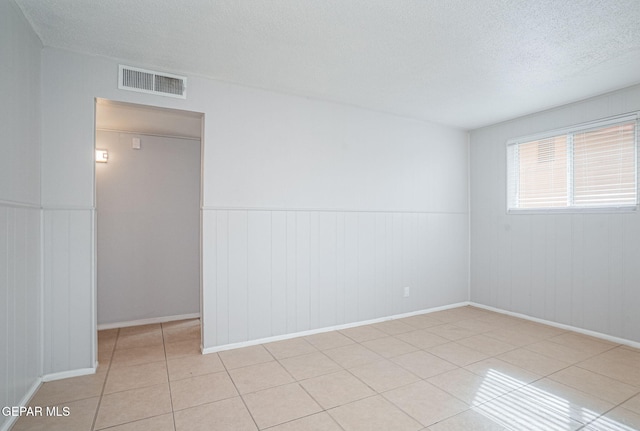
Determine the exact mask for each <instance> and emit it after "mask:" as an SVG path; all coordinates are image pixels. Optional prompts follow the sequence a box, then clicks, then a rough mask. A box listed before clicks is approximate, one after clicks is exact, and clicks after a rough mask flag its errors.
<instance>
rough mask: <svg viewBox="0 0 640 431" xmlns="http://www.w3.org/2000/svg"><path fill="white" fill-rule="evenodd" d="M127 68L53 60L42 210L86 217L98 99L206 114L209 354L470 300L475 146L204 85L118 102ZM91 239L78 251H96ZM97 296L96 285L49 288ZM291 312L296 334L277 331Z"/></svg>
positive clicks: (355, 113) (411, 124) (192, 79)
mask: <svg viewBox="0 0 640 431" xmlns="http://www.w3.org/2000/svg"><path fill="white" fill-rule="evenodd" d="M117 66H118V63H117V61H115V60H112V59H107V58H100V57H95V56H84V55H80V54H75V53H70V52H66V51H61V50H56V49H49V48H46V49H44V50H43V68H44V70H46V73H45V74H44V78H43V86H44V94H43V157H44V159H45V160H47V163H46V164H45V165H43V173H42V175H43V189H42V193H43V196H42V199H43V203H44V205H45V206H46V207H50V208H53V207H55V208H56V209H57V210H58V211H65V212H71V211H79V212H82V213H85V214H87V215H90V214H91V209H92V206H93V199H94V196H93V182H92V178H93V169H94V166H93V165H94V163H93V161H92V159H93V133H94V132H93V109H94V98H95V97H100V98H106V99H110V100H118V101H124V102H133V103H141V104H149V105H156V106H161V107H169V108H175V109H186V110H191V111H196V112H202V113H204V114H205V127H204V136H203V145H204V156H203V157H204V159H203V164H204V172H203V176H204V184H203V196H204V198H203V202H204V208H203V238H202V241H203V270H204V299H203V303H202V307H203V322H204V336H205V340H204V346H205V347H213V346H216V345H220V344H224V343H228V342H234V341H244V340H249V339H254V338H257V337H262V336H267V335H272V334H279V333H283V332H292V331H301V330H304V329H308V328H314V327H319V326H326V325H333V324H338V323H341V322H352V321H355V320H360V319H363V318H368V317H376V316H385V315H389V314H393V313H395V312H400V311H408V310H415V309H420V308H424V307H430V306H437V305H445V304H449V303H453V302H457V301H463V300H466V299H467V294H468V282H467V279H468V210H467V197H468V193H467V178H468V176H467V160H468V158H467V134H466V133H465V132H463V131H460V130H456V129H451V128H447V127H442V126H438V125H434V124H429V123H423V122H418V121H414V120H408V119H403V118H399V117H394V116H390V115H385V114H380V113H375V112H370V111H365V110H361V109H357V108H353V107H347V106H343V105H338V104H332V103H326V102H320V101H314V100H309V99H306V98H300V97H292V96H286V95H280V94H276V93H271V92H268V91H261V90H256V89H250V88H245V87H241V86H236V85H231V84H226V83H221V82H217V81H213V80H208V79H204V78H201V77H197V76H189V99H187V100H180V99H171V98H165V97H159V96H153V95H146V94H140V93H132V92H127V91H121V90H118V89H117V88H116V82H115V79H116V76H117ZM137 66H142V67H145V66H147V67H149V65H137ZM174 72H181V71H174ZM383 227H384V228H383ZM59 228H60V229H63V232H61V235H63V234H64V229H65V227H64V226H60V227H59ZM55 229H58V227H55ZM82 232H83V234H82V235H81V236H77V237H74V238H72V242H73V244H70V246H69V249H70V250H77V249H83V248H86V247H87V246H90V244H91V238H92V233H91V230H90V229H89V228H87V229H84V228H83V230H82ZM331 235H332V236H331ZM340 235H342V236H343V238H344V239H340ZM334 237H335V240H333V238H334ZM51 238H52V241H53V242H56V241H57V240H56V239H55V235H53V236H51ZM61 238H62V236H61ZM53 246H54V247H55V244H53ZM225 250H228V255H225V254H224V252H221V251H225ZM374 250H375V253H374ZM341 253H342V254H341ZM47 256H48V253H47V252H45V259H47ZM283 260H285V261H286V262H283ZM382 262H384V265H379V264H381V263H382ZM434 262H436V263H434ZM425 265H426V266H427V268H431V269H432V271H430V272H427V271H428V269H424V268H423V266H425ZM285 266H286V268H287V271H286V272H283V268H285ZM225 268H228V270H227V272H225ZM405 270H406V271H405ZM380 271H383V272H384V276H383V278H381V277H380V275H381V273H380ZM285 274H286V277H285ZM333 274H335V277H334V275H333ZM327 277H328V278H327ZM354 277H355V278H354ZM409 283H415V284H412V287H413V293H412V297H411V298H410V299H409V300H403V299H402V298H401V297H400V296H401V289H402V287H403V286H404V285H406V284H409ZM92 288H93V280H92V278H91V276H90V275H89V274H87V276H86V278H85V279H83V281H82V282H81V283H73V284H64V283H63V284H62V285H59V286H58V285H52V286H50V287H49V289H50V290H51V291H52V292H54V293H55V294H56V295H60V296H61V297H62V298H65V297H74V295H81V292H86V291H89V290H91V289H92ZM285 294H286V295H288V296H286V298H285V299H283V295H285ZM340 296H342V297H344V302H343V303H342V305H341V303H340V302H339V298H340ZM292 298H296V299H295V300H293V299H292ZM267 299H269V301H272V302H275V305H270V306H269V307H266V309H265V311H262V310H259V311H258V312H254V308H255V307H256V306H257V305H258V304H257V303H256V302H255V301H266V300H267ZM226 300H228V304H229V305H228V307H227V306H226ZM283 301H285V302H286V306H285V308H286V309H287V310H288V313H289V315H295V316H298V317H296V320H295V324H294V323H293V321H292V320H291V318H289V317H288V319H289V320H288V321H287V323H286V324H283V323H282V316H281V314H280V313H281V311H282V310H283V308H282V307H283V305H282V304H284V303H285V302H283ZM334 301H335V306H334V305H333V302H334ZM341 307H342V308H341ZM79 310H80V309H79ZM81 310H86V311H87V314H83V315H81V316H80V315H79V316H77V317H75V318H74V320H73V325H71V322H69V324H68V325H67V333H74V332H75V331H76V328H78V327H82V328H86V327H89V324H90V322H91V320H92V318H93V316H92V314H91V313H92V309H91V304H89V303H87V304H83V306H82V308H81ZM61 318H62V317H61V315H60V310H53V311H52V312H51V313H49V314H46V315H45V321H47V322H53V321H56V320H60V319H61ZM274 322H275V323H274ZM225 328H228V329H225ZM69 339H70V340H74V341H73V342H74V343H75V344H77V345H79V346H83V348H85V349H87V350H89V349H90V346H89V340H86V339H84V338H82V334H79V335H78V337H76V338H69ZM63 362H64V360H63V361H62V362H61V363H60V364H58V365H56V367H54V370H56V371H59V370H61V369H70V368H69V367H71V364H70V363H67V364H66V365H63ZM52 370H53V369H52Z"/></svg>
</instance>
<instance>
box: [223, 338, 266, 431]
mask: <svg viewBox="0 0 640 431" xmlns="http://www.w3.org/2000/svg"><path fill="white" fill-rule="evenodd" d="M263 349H264V350H266V351H267V352H268V353H269V354H270V355H271V352H269V349H266V348H264V347H263ZM271 356H272V357H273V355H271ZM218 357H219V359H220V363H221V364H222V366H223V367H224V371H225V372H226V373H227V377H229V380H231V383H232V384H233V387H234V388H235V390H236V392H237V393H238V398H240V401H242V405H243V406H244V408H245V409H246V410H247V413H249V417H250V418H251V420H252V421H253V424H254V425H255V426H256V429H257V430H259V429H260V427H259V426H258V422H256V419H255V418H254V417H253V413H251V410H249V406H248V405H247V403H246V401H245V400H244V397H243V396H242V394H241V393H240V391H239V390H238V386H237V385H236V382H235V381H234V380H233V378H232V377H231V374H229V369H228V368H227V364H225V363H224V359H222V357H221V356H220V355H218ZM274 359H275V358H274ZM247 366H248V365H247ZM239 368H243V367H239ZM227 399H230V398H227ZM214 402H215V401H214Z"/></svg>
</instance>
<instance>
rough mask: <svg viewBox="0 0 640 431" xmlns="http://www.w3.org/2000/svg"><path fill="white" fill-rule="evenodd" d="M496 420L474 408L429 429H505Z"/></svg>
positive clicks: (495, 430)
mask: <svg viewBox="0 0 640 431" xmlns="http://www.w3.org/2000/svg"><path fill="white" fill-rule="evenodd" d="M507 430H508V429H507V428H505V427H504V426H502V425H500V424H499V423H497V422H494V421H492V420H491V419H489V418H488V417H486V416H484V415H483V414H481V413H478V412H476V411H474V410H467V411H464V412H462V413H458V414H457V415H455V416H452V417H450V418H449V419H445V420H443V421H442V422H438V423H437V424H435V425H432V426H430V427H429V431H507Z"/></svg>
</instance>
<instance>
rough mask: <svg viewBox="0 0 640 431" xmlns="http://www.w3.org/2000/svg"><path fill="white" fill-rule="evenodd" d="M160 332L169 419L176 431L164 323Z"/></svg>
mask: <svg viewBox="0 0 640 431" xmlns="http://www.w3.org/2000/svg"><path fill="white" fill-rule="evenodd" d="M160 332H161V333H162V350H163V351H164V365H165V367H166V370H167V384H168V386H169V402H170V403H171V419H172V420H173V430H174V431H176V429H177V428H176V413H175V411H174V409H173V393H172V392H171V377H170V376H169V359H168V358H167V347H166V344H165V339H164V324H162V323H161V324H160Z"/></svg>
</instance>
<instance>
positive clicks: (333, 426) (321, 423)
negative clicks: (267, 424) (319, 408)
mask: <svg viewBox="0 0 640 431" xmlns="http://www.w3.org/2000/svg"><path fill="white" fill-rule="evenodd" d="M269 431H342V428H340V426H339V425H338V424H337V423H336V421H334V420H333V418H332V417H331V416H329V415H328V414H327V413H325V412H322V413H317V414H315V415H311V416H307V417H305V418H302V419H296V420H294V421H291V422H287V423H284V424H282V425H277V426H275V427H273V428H269Z"/></svg>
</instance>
